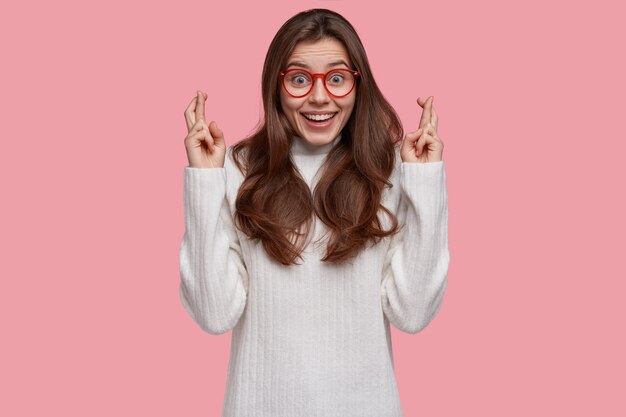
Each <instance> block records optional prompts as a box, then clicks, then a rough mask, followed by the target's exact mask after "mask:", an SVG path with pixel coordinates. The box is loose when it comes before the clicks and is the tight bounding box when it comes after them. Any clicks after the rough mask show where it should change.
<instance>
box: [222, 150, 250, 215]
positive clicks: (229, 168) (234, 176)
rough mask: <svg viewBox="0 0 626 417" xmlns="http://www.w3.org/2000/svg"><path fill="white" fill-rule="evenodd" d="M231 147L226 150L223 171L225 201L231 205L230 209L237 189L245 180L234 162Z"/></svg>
mask: <svg viewBox="0 0 626 417" xmlns="http://www.w3.org/2000/svg"><path fill="white" fill-rule="evenodd" d="M233 146H234V145H229V146H228V147H227V148H226V157H225V158H224V169H225V171H226V194H227V199H228V200H229V202H230V203H231V206H232V207H234V204H235V200H236V198H237V194H238V192H239V187H240V186H241V184H242V183H243V181H244V179H245V176H244V174H243V173H242V172H241V170H240V169H239V166H238V165H237V163H236V162H235V157H234V154H233ZM242 162H245V161H242Z"/></svg>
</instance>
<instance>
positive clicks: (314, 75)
mask: <svg viewBox="0 0 626 417" xmlns="http://www.w3.org/2000/svg"><path fill="white" fill-rule="evenodd" d="M337 70H342V71H348V72H349V73H351V74H352V76H353V77H354V84H352V88H351V89H350V91H348V92H347V93H346V94H344V95H341V96H337V95H335V94H333V93H331V92H330V90H329V89H328V86H327V85H326V76H327V75H328V74H330V73H331V72H333V71H337ZM292 71H303V72H306V73H307V74H309V75H310V76H311V79H312V82H311V88H309V91H307V92H306V93H305V94H303V95H301V96H294V95H293V94H291V93H290V92H289V90H287V87H286V86H285V75H287V73H289V72H292ZM359 75H361V74H360V73H359V71H355V70H351V69H348V68H333V69H331V70H328V72H326V73H325V74H322V73H321V72H318V73H315V74H312V73H310V72H309V71H307V70H305V69H304V68H291V69H288V70H285V71H280V72H279V73H278V76H279V77H280V78H281V83H280V84H281V85H282V87H283V89H284V90H285V92H286V93H287V94H289V95H290V96H291V97H294V98H302V97H305V96H308V95H309V94H311V91H313V87H315V79H316V78H321V79H322V84H323V85H324V88H325V89H326V91H327V92H328V94H330V95H331V96H333V97H336V98H341V97H345V96H347V95H348V94H350V93H351V92H352V90H354V86H355V85H356V79H357V78H358V77H359Z"/></svg>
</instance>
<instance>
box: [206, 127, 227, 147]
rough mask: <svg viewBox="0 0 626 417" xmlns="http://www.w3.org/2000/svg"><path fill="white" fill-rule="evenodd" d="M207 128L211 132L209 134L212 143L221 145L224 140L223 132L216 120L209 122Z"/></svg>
mask: <svg viewBox="0 0 626 417" xmlns="http://www.w3.org/2000/svg"><path fill="white" fill-rule="evenodd" d="M209 130H210V132H211V136H213V143H214V144H215V145H220V146H221V145H223V144H224V143H225V142H224V132H222V129H220V128H219V127H218V126H217V122H211V123H209Z"/></svg>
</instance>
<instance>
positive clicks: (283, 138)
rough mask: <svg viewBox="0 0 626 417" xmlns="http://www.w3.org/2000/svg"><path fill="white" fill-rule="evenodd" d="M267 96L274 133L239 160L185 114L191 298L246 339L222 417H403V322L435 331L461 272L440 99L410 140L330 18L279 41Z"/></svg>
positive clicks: (245, 145) (300, 19)
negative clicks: (454, 271)
mask: <svg viewBox="0 0 626 417" xmlns="http://www.w3.org/2000/svg"><path fill="white" fill-rule="evenodd" d="M262 83H263V85H262V94H263V106H264V110H265V116H264V120H263V123H262V124H261V125H260V127H259V128H258V129H257V131H256V132H255V133H254V134H252V135H251V136H250V137H248V138H245V139H244V140H242V141H241V142H239V143H237V144H236V145H234V146H228V147H227V146H226V143H225V139H224V134H223V132H222V131H221V130H220V129H219V127H218V126H217V124H216V123H215V122H214V121H211V122H210V123H208V124H207V122H206V118H205V114H204V106H205V100H206V99H207V95H206V94H204V93H203V92H198V95H197V97H195V98H194V99H193V100H192V101H191V103H190V104H189V106H188V107H187V110H186V111H185V119H186V121H187V128H188V130H189V135H188V136H187V137H186V138H185V148H186V151H187V156H188V159H189V166H188V167H185V169H184V180H185V182H184V195H185V228H186V229H185V234H184V236H183V240H182V243H181V247H180V275H181V282H180V296H181V300H182V304H183V306H184V308H185V309H186V311H187V312H188V313H189V315H190V316H191V317H192V318H193V319H194V320H195V321H196V322H197V323H198V324H199V325H200V327H201V328H202V329H203V330H205V331H206V332H208V333H210V334H221V333H225V332H227V331H229V330H233V333H232V344H231V356H230V362H229V367H228V380H227V389H226V396H225V399H224V404H223V414H222V415H223V416H229V417H230V416H236V417H248V416H256V417H270V416H271V417H283V416H284V417H287V416H289V417H295V416H324V417H329V416H342V417H347V416H361V417H364V416H372V417H374V416H376V417H397V416H402V409H401V404H400V399H399V395H398V390H397V386H396V379H395V375H394V364H393V353H392V346H391V335H390V323H392V324H393V325H394V326H396V327H397V328H398V329H400V330H401V331H404V332H408V333H416V332H418V331H420V330H421V329H423V328H424V327H425V326H426V325H427V324H428V323H430V322H431V320H433V318H434V317H435V315H436V314H437V312H438V311H439V309H440V306H441V303H442V299H443V295H444V292H445V289H446V286H447V273H448V265H449V261H450V254H449V250H448V236H447V233H448V231H447V219H448V206H447V191H446V175H445V170H444V164H443V160H442V152H443V143H442V142H441V139H440V138H439V137H438V135H437V114H436V113H435V110H434V108H433V106H432V103H433V97H429V98H428V99H427V100H421V99H418V104H419V105H420V106H421V107H423V112H422V118H421V120H420V124H419V129H417V130H416V131H414V132H411V133H408V134H406V136H404V132H403V129H402V125H401V122H400V120H399V118H398V116H397V114H396V113H395V111H394V110H393V108H392V107H391V106H390V105H389V103H388V102H387V101H386V100H385V99H384V97H383V95H382V93H381V92H380V90H379V89H378V87H377V85H376V82H375V81H374V78H373V76H372V72H371V69H370V66H369V63H368V60H367V55H366V53H365V50H364V49H363V45H362V44H361V41H360V39H359V37H358V36H357V33H356V31H355V30H354V28H353V27H352V25H351V24H350V23H349V22H348V21H347V20H345V19H344V18H343V17H342V16H340V15H339V14H337V13H335V12H332V11H329V10H325V9H314V10H309V11H305V12H302V13H299V14H298V15H296V16H294V17H292V18H291V19H289V20H288V21H287V22H286V23H285V24H284V25H283V26H282V27H281V28H280V30H279V31H278V33H277V34H276V36H275V38H274V40H273V41H272V43H271V45H270V47H269V50H268V53H267V56H266V59H265V65H264V67H263V77H262ZM403 136H404V140H403V139H402V137H403Z"/></svg>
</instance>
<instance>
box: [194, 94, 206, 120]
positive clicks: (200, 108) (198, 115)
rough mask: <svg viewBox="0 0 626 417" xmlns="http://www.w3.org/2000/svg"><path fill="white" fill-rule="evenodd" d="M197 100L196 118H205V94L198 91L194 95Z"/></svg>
mask: <svg viewBox="0 0 626 417" xmlns="http://www.w3.org/2000/svg"><path fill="white" fill-rule="evenodd" d="M196 98H197V100H198V102H197V103H196V120H205V119H206V118H205V117H204V102H205V100H206V96H205V95H204V93H202V92H201V91H198V96H197V97H196Z"/></svg>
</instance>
